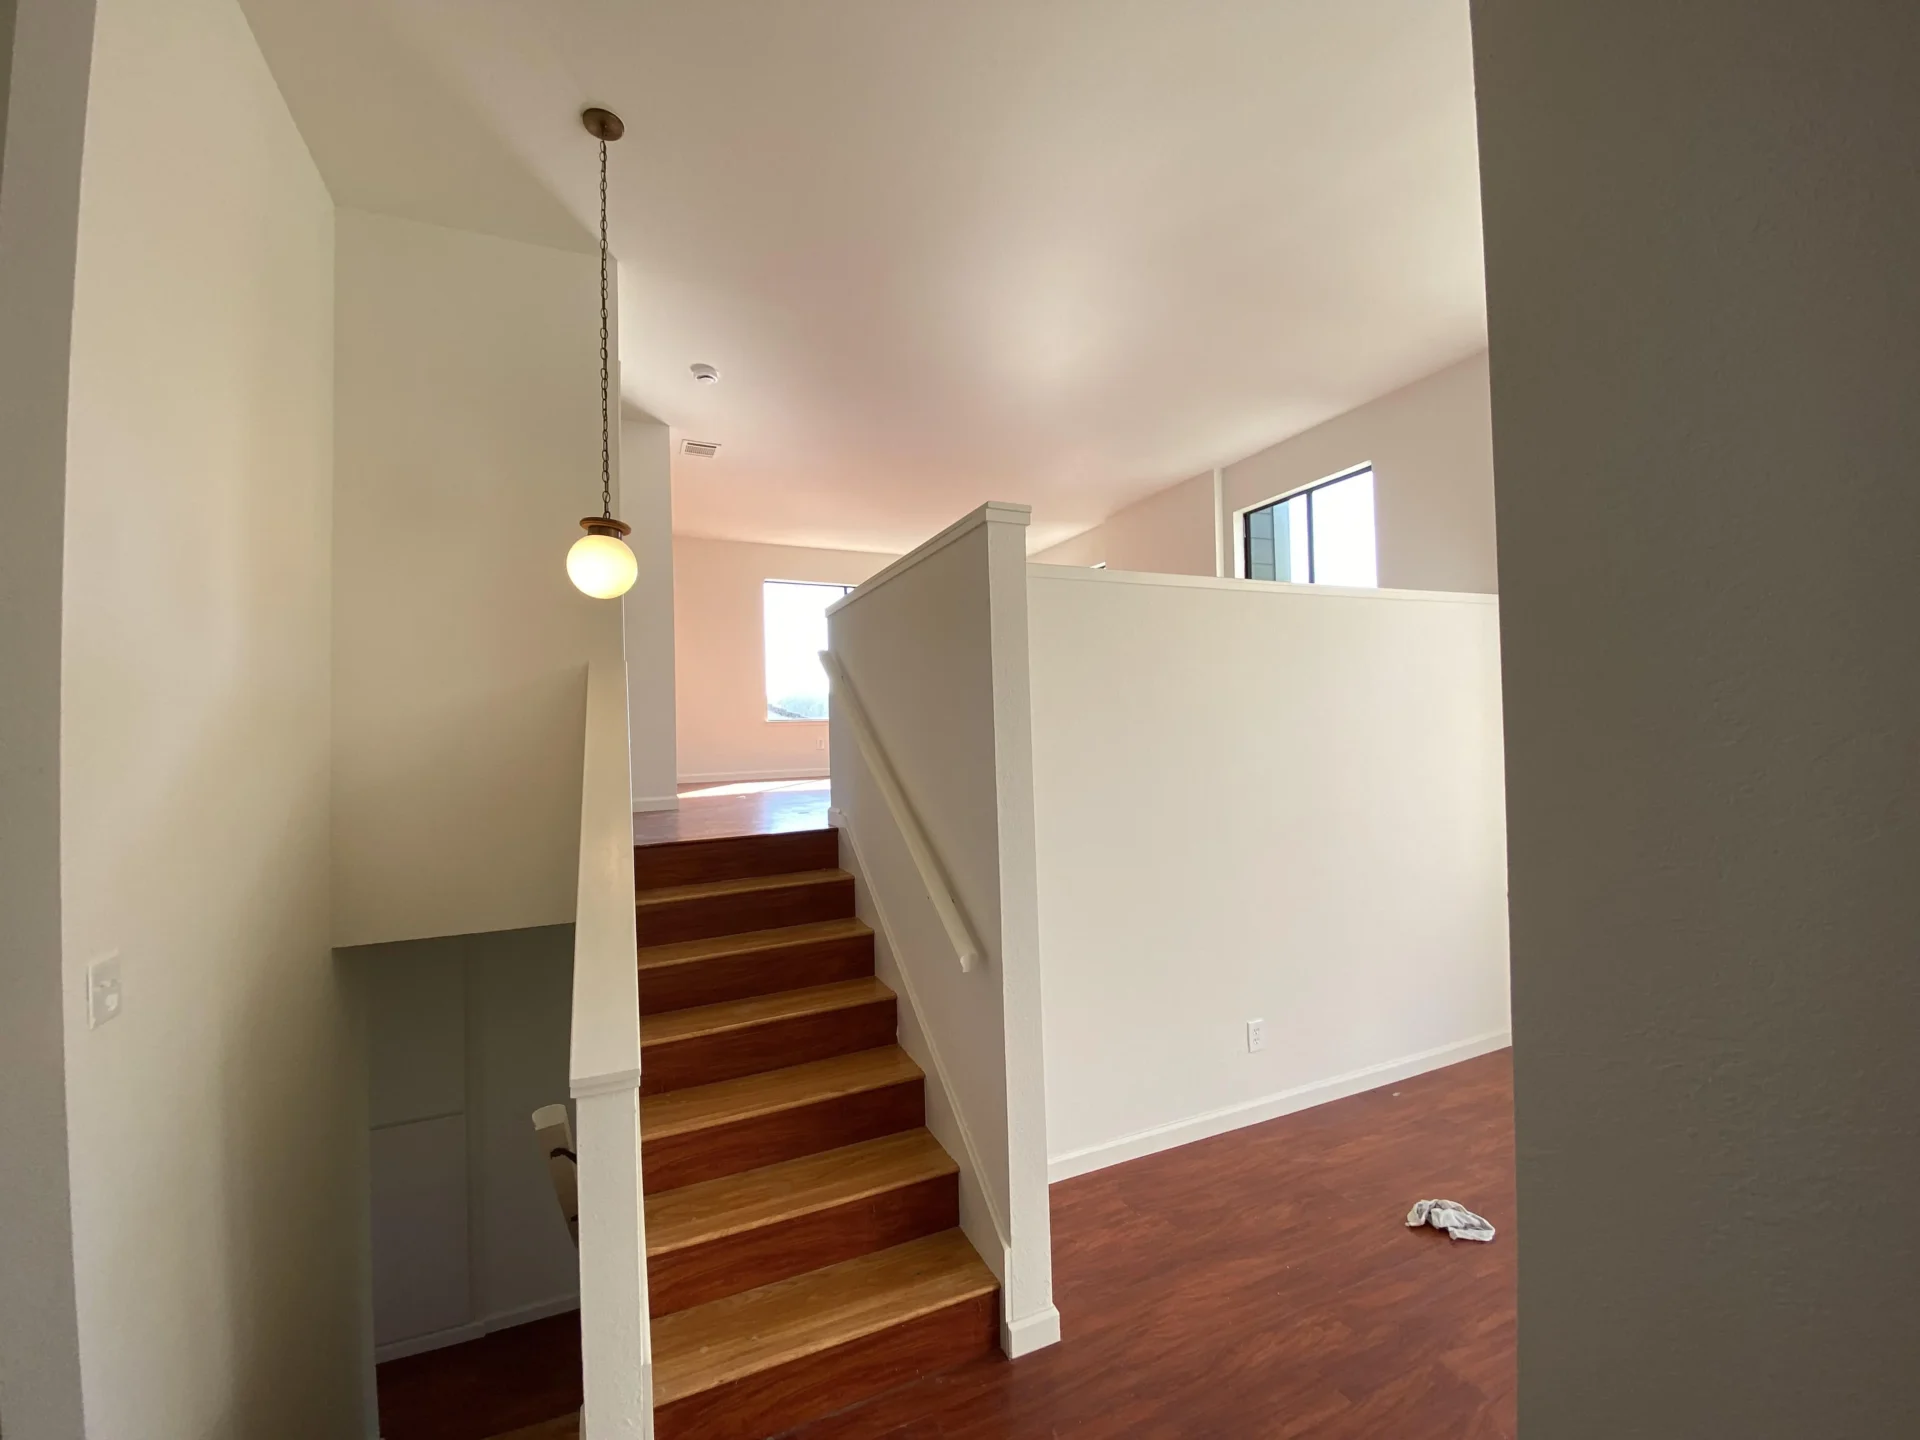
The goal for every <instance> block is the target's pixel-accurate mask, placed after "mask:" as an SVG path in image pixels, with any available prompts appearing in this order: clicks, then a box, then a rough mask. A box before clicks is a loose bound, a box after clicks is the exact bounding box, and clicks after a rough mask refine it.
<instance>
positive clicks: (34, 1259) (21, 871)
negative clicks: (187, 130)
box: [0, 0, 93, 1437]
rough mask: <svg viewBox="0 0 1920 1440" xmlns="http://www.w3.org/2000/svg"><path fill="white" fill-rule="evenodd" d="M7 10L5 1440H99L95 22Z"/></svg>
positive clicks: (0, 1237) (32, 2)
mask: <svg viewBox="0 0 1920 1440" xmlns="http://www.w3.org/2000/svg"><path fill="white" fill-rule="evenodd" d="M0 3H4V4H5V6H6V17H7V22H8V23H7V25H6V38H7V42H8V43H7V44H6V45H5V46H0V56H3V57H5V60H4V62H3V63H0V73H5V74H7V75H8V76H9V79H7V80H5V81H0V88H4V98H3V99H0V114H4V115H5V116H6V119H5V121H4V128H5V134H4V136H3V137H0V140H3V141H4V143H5V144H6V145H7V146H8V147H9V154H8V157H7V160H6V163H5V167H4V175H3V177H0V437H5V438H4V442H3V443H4V450H3V451H0V467H3V468H0V1277H4V1278H0V1429H4V1431H5V1432H6V1433H7V1434H8V1435H13V1436H20V1437H30V1436H35V1435H50V1436H52V1435H78V1434H79V1433H80V1427H81V1406H80V1354H79V1321H78V1316H77V1310H76V1303H75V1296H74V1277H73V1228H72V1219H71V1213H72V1211H71V1204H72V1197H71V1195H70V1193H69V1186H68V1183H67V1158H68V1157H67V1137H66V1101H67V1097H66V1076H65V1045H64V1042H63V1036H62V1030H61V1027H62V1008H61V1007H62V1000H63V989H64V987H63V986H62V983H61V940H60V592H61V584H62V580H63V573H62V554H63V551H62V546H63V543H64V535H65V529H66V482H67V397H68V377H69V374H70V360H71V345H72V338H73V283H74V248H75V241H76V236H77V221H78V214H79V193H80V141H81V133H82V130H83V127H84V125H85V120H86V105H87V79H88V73H89V65H90V61H91V56H92V42H93V5H92V3H91V0H24V3H23V4H21V5H20V6H19V7H18V9H17V11H16V7H15V5H14V3H13V0H0ZM16 20H17V22H18V24H17V27H16V25H15V24H14V23H13V22H15V21H16ZM14 61H17V64H18V69H19V72H20V74H19V78H18V79H17V80H14V79H12V78H11V71H12V68H13V66H12V62H14Z"/></svg>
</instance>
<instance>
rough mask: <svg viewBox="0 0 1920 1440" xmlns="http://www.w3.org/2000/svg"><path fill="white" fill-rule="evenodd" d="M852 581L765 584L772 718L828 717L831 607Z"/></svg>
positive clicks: (772, 581)
mask: <svg viewBox="0 0 1920 1440" xmlns="http://www.w3.org/2000/svg"><path fill="white" fill-rule="evenodd" d="M851 589H853V587H852V586H851V585H808V584H805V583H802V582H800V581H797V580H768V581H766V582H765V584H764V585H763V586H762V587H761V594H762V604H763V606H764V608H765V615H766V640H767V719H769V720H824V719H826V718H827V672H826V670H825V669H824V668H822V666H821V664H820V652H821V651H822V650H824V649H826V648H827V607H828V606H829V605H831V604H833V602H834V601H836V600H838V599H839V598H840V597H841V596H842V595H845V594H846V593H847V592H848V591H849V590H851Z"/></svg>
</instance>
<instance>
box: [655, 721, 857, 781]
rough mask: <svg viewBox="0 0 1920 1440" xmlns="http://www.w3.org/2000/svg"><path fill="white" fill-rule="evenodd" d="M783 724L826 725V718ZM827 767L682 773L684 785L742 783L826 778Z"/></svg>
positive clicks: (812, 766)
mask: <svg viewBox="0 0 1920 1440" xmlns="http://www.w3.org/2000/svg"><path fill="white" fill-rule="evenodd" d="M781 723H783V724H788V725H792V724H815V725H824V724H826V723H827V722H826V721H824V720H815V721H792V720H788V721H783V722H781ZM826 778H827V767H826V766H824V765H809V766H807V767H806V768H805V769H803V770H716V771H713V772H712V773H710V774H706V775H682V776H681V777H680V783H681V784H682V785H741V784H745V783H746V782H748V781H751V780H824V779H826Z"/></svg>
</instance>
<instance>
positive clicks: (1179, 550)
mask: <svg viewBox="0 0 1920 1440" xmlns="http://www.w3.org/2000/svg"><path fill="white" fill-rule="evenodd" d="M1033 558H1034V559H1035V560H1036V561H1042V562H1044V563H1046V564H1048V565H1098V564H1100V563H1101V562H1102V561H1105V562H1106V564H1107V565H1108V566H1109V567H1111V568H1112V569H1115V570H1155V571H1159V572H1162V573H1164V574H1168V575H1211V574H1213V573H1214V568H1213V564H1214V556H1213V472H1212V471H1208V472H1206V473H1205V474H1202V475H1194V476H1190V477H1189V478H1187V479H1185V480H1182V481H1180V482H1179V483H1177V484H1174V485H1169V486H1168V487H1167V488H1166V489H1164V490H1156V491H1154V493H1153V494H1151V495H1149V496H1147V498H1146V499H1144V500H1140V501H1137V502H1135V503H1134V504H1132V505H1129V506H1128V507H1127V508H1126V509H1124V510H1121V511H1119V512H1117V513H1115V514H1113V515H1109V516H1108V517H1107V518H1106V519H1105V520H1103V521H1101V522H1100V523H1099V524H1098V525H1096V526H1094V527H1093V529H1091V530H1088V531H1085V532H1083V533H1081V534H1079V535H1076V536H1074V537H1073V538H1072V539H1071V540H1065V541H1062V542H1061V543H1060V544H1058V545H1055V546H1053V547H1052V548H1051V549H1048V550H1042V551H1040V552H1039V553H1038V554H1036V555H1035V556H1034V557H1033Z"/></svg>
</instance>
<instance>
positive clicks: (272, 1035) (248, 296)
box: [8, 0, 372, 1440]
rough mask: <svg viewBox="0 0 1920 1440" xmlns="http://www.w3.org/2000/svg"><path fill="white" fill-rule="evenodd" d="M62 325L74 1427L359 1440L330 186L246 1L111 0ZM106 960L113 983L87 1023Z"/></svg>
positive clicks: (355, 1151) (357, 1161)
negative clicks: (336, 636)
mask: <svg viewBox="0 0 1920 1440" xmlns="http://www.w3.org/2000/svg"><path fill="white" fill-rule="evenodd" d="M182 157H191V160H190V163H183V159H182ZM11 180H12V176H11V172H10V173H9V184H11ZM72 327H73V330H72V345H73V350H72V370H71V409H70V413H69V417H68V455H67V463H68V483H67V498H66V506H67V512H66V536H67V541H66V547H65V566H66V575H65V586H64V603H65V613H64V625H65V630H64V635H63V638H62V652H61V677H62V685H63V692H64V693H63V696H62V725H61V751H62V753H61V769H60V785H61V836H60V866H61V886H62V893H63V915H62V932H63V933H62V943H63V948H64V952H65V954H64V987H63V988H64V994H65V997H66V1013H65V1032H66V1051H67V1060H66V1072H67V1117H68V1126H69V1138H70V1160H69V1164H70V1176H71V1184H72V1192H73V1194H72V1216H73V1265H74V1273H75V1291H76V1296H77V1301H78V1315H79V1340H80V1361H81V1376H82V1386H83V1393H84V1401H85V1412H86V1433H87V1434H89V1435H94V1436H121V1435H129V1436H130V1435H140V1436H143V1437H153V1440H198V1437H203V1436H207V1435H214V1434H233V1435H242V1434H244V1435H275V1436H288V1437H311V1440H337V1437H340V1436H346V1435H353V1434H364V1433H366V1425H367V1418H368V1407H369V1406H370V1404H371V1393H370V1382H371V1378H372V1377H371V1372H370V1367H369V1366H368V1364H367V1362H368V1360H369V1358H370V1352H369V1344H368V1335H367V1329H366V1323H365V1317H366V1293H365V1290H366V1251H365V1246H366V1208H365V1190H364V1186H365V1173H366V1171H365V1138H364V1125H363V1119H362V1117H363V1114H364V1110H363V1106H364V1084H363V1080H362V1076H361V1066H360V1059H359V1055H360V1052H359V1033H358V1026H357V1014H356V1004H355V997H354V996H353V995H352V994H351V991H350V987H349V986H348V985H347V984H346V983H344V982H343V980H342V978H341V975H340V972H339V970H338V969H337V967H336V966H335V964H334V962H333V957H332V953H331V947H330V945H329V920H328V884H329V880H328V869H329V855H328V849H329V844H328V819H329V803H330V802H329V786H328V766H329V742H330V723H329V705H328V691H329V684H330V680H329V591H330V586H331V578H330V565H329V560H330V551H331V543H330V537H331V534H332V515H331V489H332V479H333V469H332V405H333V354H332V331H333V206H332V202H331V200H330V198H329V196H328V194H327V191H326V188H325V187H324V185H323V184H322V182H321V179H320V176H319V174H318V172H317V170H316V169H315V167H314V165H313V162H312V161H311V159H310V158H309V156H308V153H307V149H306V146H305V145H304V143H303V142H302V140H301V137H300V134H299V132H298V131H297V130H296V128H295V126H294V122H293V120H292V118H291V116H290V115H289V114H288V111H287V108H286V106H285V104H284V103H283V101H282V99H281V97H280V94H279V91H278V90H277V89H276V88H275V85H274V82H273V79H272V77H271V75H270V74H269V73H268V70H267V66H266V64H265V62H264V60H263V59H262V57H261V55H260V52H259V50H258V49H257V47H256V46H255V44H254V41H253V37H252V34H251V32H250V31H249V29H248V26H247V22H246V20H245V18H244V17H243V16H242V14H241V13H240V10H239V9H238V7H237V6H236V5H235V4H234V3H233V0H102V3H101V4H100V5H99V7H98V13H97V24H96V28H95V33H94V49H93V65H92V81H91V94H90V98H89V102H88V106H87V115H86V129H85V151H84V163H83V167H82V179H81V191H80V210H79V243H78V260H77V268H76V275H75V290H74V304H73V311H72ZM108 956H117V958H118V963H119V966H120V970H121V978H122V984H123V994H124V1001H123V1004H122V1006H121V1008H120V1010H119V1012H118V1013H117V1015H115V1017H114V1018H112V1019H111V1020H109V1021H107V1022H106V1023H104V1024H102V1025H101V1026H100V1027H99V1028H97V1029H90V1028H89V1026H88V1019H87V1004H86V996H87V993H88V965H89V963H90V962H92V961H95V960H97V959H101V958H103V957H108ZM14 1163H15V1161H14V1160H13V1158H11V1157H10V1158H9V1161H8V1164H9V1166H11V1165H12V1164H14ZM12 1424H13V1419H12V1417H11V1416H9V1417H8V1425H9V1434H11V1433H12ZM23 1433H24V1434H32V1433H40V1434H52V1433H61V1434H77V1433H78V1432H76V1431H70V1430H62V1431H59V1432H53V1431H44V1430H42V1431H38V1432H35V1431H32V1430H28V1431H26V1432H23Z"/></svg>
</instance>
